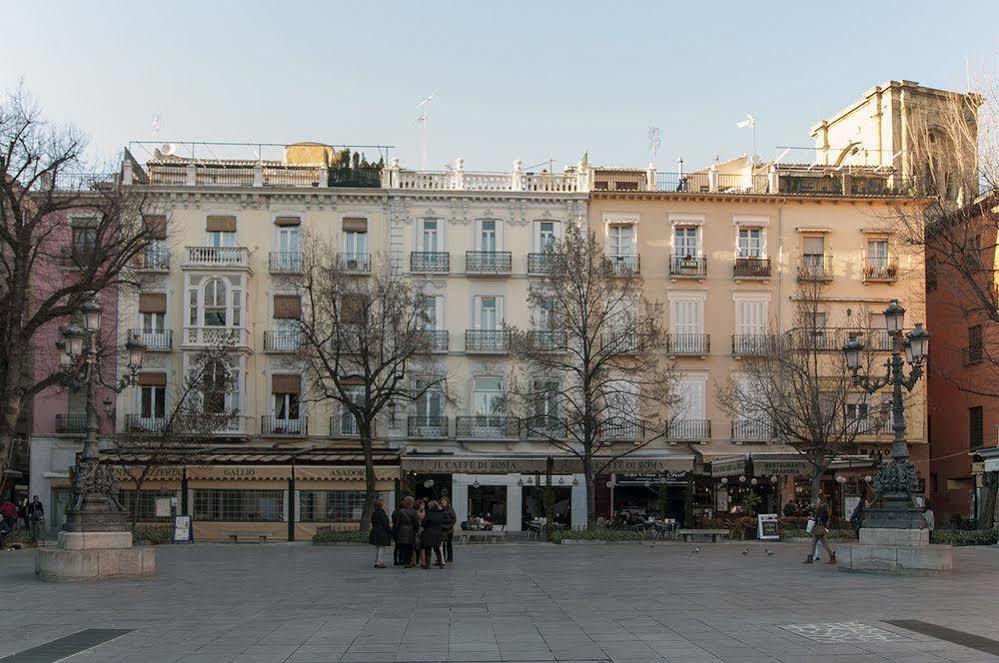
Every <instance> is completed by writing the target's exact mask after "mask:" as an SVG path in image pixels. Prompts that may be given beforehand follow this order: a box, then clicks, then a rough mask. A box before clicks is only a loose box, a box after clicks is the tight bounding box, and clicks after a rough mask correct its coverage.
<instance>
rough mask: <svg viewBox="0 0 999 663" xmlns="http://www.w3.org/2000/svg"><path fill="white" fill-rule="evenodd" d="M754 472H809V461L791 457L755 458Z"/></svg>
mask: <svg viewBox="0 0 999 663" xmlns="http://www.w3.org/2000/svg"><path fill="white" fill-rule="evenodd" d="M753 474H756V475H758V476H772V475H776V476H794V475H797V474H808V461H807V460H791V459H781V460H778V459H774V460H767V459H762V460H757V459H756V458H754V459H753Z"/></svg>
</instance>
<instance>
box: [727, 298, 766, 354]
mask: <svg viewBox="0 0 999 663" xmlns="http://www.w3.org/2000/svg"><path fill="white" fill-rule="evenodd" d="M769 306H770V302H769V301H768V300H766V299H756V298H754V299H748V298H747V299H737V300H735V348H734V350H735V352H737V353H739V352H755V353H764V352H766V351H767V350H768V349H769V346H768V345H767V343H766V340H765V339H766V337H765V334H766V333H767V321H768V319H769V318H768V314H769V311H768V309H769Z"/></svg>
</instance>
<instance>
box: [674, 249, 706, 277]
mask: <svg viewBox="0 0 999 663" xmlns="http://www.w3.org/2000/svg"><path fill="white" fill-rule="evenodd" d="M666 267H667V269H668V271H669V276H670V278H673V279H703V278H706V277H707V275H708V259H707V258H705V257H703V256H675V255H670V256H667V257H666Z"/></svg>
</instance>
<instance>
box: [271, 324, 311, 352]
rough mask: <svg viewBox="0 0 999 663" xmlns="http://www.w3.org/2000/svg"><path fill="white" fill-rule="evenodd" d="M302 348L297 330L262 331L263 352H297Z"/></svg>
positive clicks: (300, 334)
mask: <svg viewBox="0 0 999 663" xmlns="http://www.w3.org/2000/svg"><path fill="white" fill-rule="evenodd" d="M301 346H302V332H300V331H298V330H297V329H266V330H264V352H275V353H285V352H298V349H299V348H300V347H301Z"/></svg>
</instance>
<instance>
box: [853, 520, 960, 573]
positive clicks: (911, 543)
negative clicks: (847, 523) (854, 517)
mask: <svg viewBox="0 0 999 663" xmlns="http://www.w3.org/2000/svg"><path fill="white" fill-rule="evenodd" d="M836 560H837V563H838V566H839V570H840V571H857V572H864V573H888V574H894V575H932V574H939V573H948V572H949V571H951V570H952V569H953V568H954V560H953V556H952V554H951V547H950V546H941V545H931V544H930V532H929V530H925V529H894V528H888V527H862V528H861V529H860V543H855V544H850V545H842V546H839V547H838V548H837V549H836Z"/></svg>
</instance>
